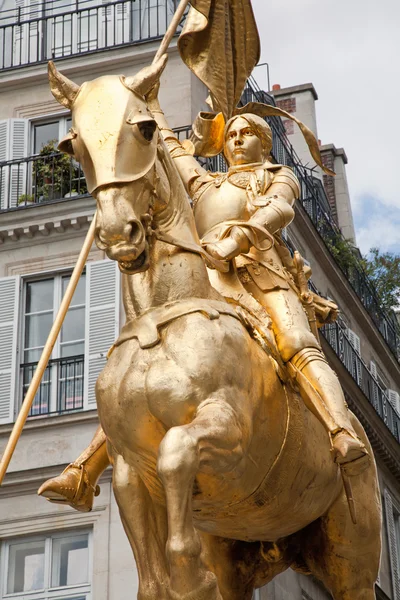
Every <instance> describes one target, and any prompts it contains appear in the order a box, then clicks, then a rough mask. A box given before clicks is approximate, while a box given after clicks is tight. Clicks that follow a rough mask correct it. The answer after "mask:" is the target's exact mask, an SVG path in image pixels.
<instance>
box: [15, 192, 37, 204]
mask: <svg viewBox="0 0 400 600" xmlns="http://www.w3.org/2000/svg"><path fill="white" fill-rule="evenodd" d="M28 202H35V196H33V195H32V194H21V195H20V196H19V198H18V204H26V203H28Z"/></svg>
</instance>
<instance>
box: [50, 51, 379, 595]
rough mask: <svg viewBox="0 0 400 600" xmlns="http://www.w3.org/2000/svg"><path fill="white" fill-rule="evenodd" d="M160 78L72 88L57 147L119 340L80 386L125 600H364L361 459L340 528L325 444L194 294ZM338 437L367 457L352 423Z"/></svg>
mask: <svg viewBox="0 0 400 600" xmlns="http://www.w3.org/2000/svg"><path fill="white" fill-rule="evenodd" d="M162 66H163V65H162V64H161V63H158V64H157V65H156V66H155V67H152V68H147V69H144V70H143V71H142V72H140V73H139V74H138V75H136V76H135V77H122V76H120V77H119V76H105V77H100V78H99V79H96V80H94V81H91V82H87V83H84V84H83V85H82V86H78V85H76V84H74V83H73V82H72V81H70V80H68V79H67V78H66V77H64V76H63V75H62V74H60V73H59V72H58V71H57V70H56V69H55V67H54V66H52V67H51V74H52V76H51V82H52V92H53V94H54V96H55V97H56V98H57V99H58V101H59V102H61V103H62V104H63V105H64V106H66V107H68V108H70V109H71V111H72V129H71V131H70V133H69V134H68V136H67V138H65V139H64V140H63V141H62V143H61V144H60V147H61V148H62V149H64V150H65V151H67V152H69V153H70V154H72V155H74V156H75V157H76V159H77V160H79V161H80V162H81V164H82V165H83V169H84V172H85V176H86V180H87V183H88V189H89V191H90V192H91V193H92V194H93V196H94V197H95V199H96V201H97V207H98V210H97V222H96V241H97V244H98V245H99V247H100V248H103V249H105V251H106V253H107V255H108V257H109V258H111V259H113V260H117V261H118V263H119V267H120V270H121V272H122V286H123V301H124V308H125V312H126V318H127V321H126V325H125V326H124V327H123V329H122V332H121V334H120V337H119V338H118V340H117V341H116V343H115V346H114V347H113V351H112V352H111V354H110V356H109V360H108V362H107V365H106V367H105V368H104V370H103V372H102V373H101V375H100V377H99V379H98V381H97V385H96V397H97V405H98V411H99V417H100V422H101V425H102V427H103V429H104V432H105V434H106V436H107V450H108V454H109V458H110V460H111V462H112V465H113V489H114V493H115V497H116V500H117V503H118V506H119V510H120V514H121V520H122V523H123V526H124V528H125V531H126V534H127V536H128V538H129V542H130V544H131V546H132V550H133V553H134V555H135V559H136V564H137V568H138V573H139V593H138V598H139V600H156V599H157V600H250V599H251V597H252V593H253V590H254V588H258V587H261V586H263V585H265V584H266V583H267V582H269V581H270V580H271V579H272V578H273V577H274V576H276V575H277V574H279V573H281V572H282V571H284V570H286V569H287V568H289V567H291V568H293V569H295V570H298V571H300V572H302V573H308V574H313V575H314V576H315V577H316V578H317V579H318V580H320V581H321V582H322V583H323V584H324V585H325V586H326V588H327V589H328V590H329V591H330V592H331V594H332V595H333V597H334V599H335V600H373V599H374V598H375V593H374V583H375V580H376V578H377V575H378V569H379V560H380V527H381V512H380V500H379V489H378V483H377V475H376V468H375V464H374V461H373V459H372V460H371V461H370V462H369V464H368V466H367V468H366V469H365V470H364V472H363V473H361V474H359V475H357V476H355V477H353V478H352V487H353V497H354V501H355V504H356V507H357V514H358V518H357V524H354V523H353V522H352V519H351V516H350V513H349V509H348V504H347V499H346V494H345V491H344V488H343V483H342V478H341V474H340V469H339V467H338V465H337V464H335V462H334V461H333V460H332V458H331V446H330V443H329V438H328V436H327V434H326V431H325V429H324V427H323V426H322V424H321V423H320V422H319V421H318V420H317V418H316V417H315V416H314V415H313V414H312V413H311V411H309V410H308V409H307V408H306V407H305V404H304V402H303V401H302V400H301V398H300V395H299V393H298V391H296V389H294V387H293V386H292V385H291V384H290V382H288V383H286V384H285V383H283V382H282V380H281V378H280V377H279V376H278V371H279V369H277V368H276V362H275V361H274V360H273V359H272V358H271V357H270V356H269V355H268V354H267V353H266V352H265V350H264V349H262V347H261V346H260V344H259V343H258V342H257V341H256V340H255V339H253V337H252V336H251V335H250V333H249V331H248V328H247V327H246V325H245V323H244V319H243V314H242V311H241V309H240V308H238V307H237V306H235V304H233V303H228V302H226V301H225V300H224V298H223V297H222V296H220V295H219V294H218V293H217V292H216V291H215V289H214V288H213V287H212V286H211V284H210V281H209V277H208V274H207V269H206V265H205V261H204V259H206V261H208V264H209V265H210V264H211V265H212V266H214V267H217V268H223V265H224V264H226V263H221V262H220V261H218V260H217V259H213V258H212V257H210V256H209V255H207V253H206V252H205V251H204V250H202V248H201V246H200V243H199V238H198V235H197V232H196V227H195V224H194V219H193V214H192V210H191V207H190V205H189V202H188V200H187V195H186V192H185V189H184V187H183V184H182V182H181V179H180V177H179V174H178V172H177V170H176V167H175V165H174V163H173V160H172V158H171V156H170V154H169V151H168V149H167V147H166V145H165V143H164V141H163V140H162V137H161V134H160V132H159V129H158V127H157V125H156V122H155V120H154V116H153V115H152V113H151V112H150V110H149V108H148V106H147V104H146V100H145V96H146V94H147V93H148V92H149V90H151V89H152V88H154V85H155V84H156V83H157V81H158V79H159V76H160V73H161V70H162ZM352 425H353V427H354V429H355V431H356V433H357V435H358V436H359V437H360V438H361V439H362V441H363V442H364V444H365V445H366V447H367V448H368V452H369V454H370V455H371V457H372V450H371V448H370V445H369V443H368V440H367V437H366V435H365V433H364V431H363V429H362V427H361V425H360V423H359V422H358V421H357V419H356V418H355V417H353V418H352Z"/></svg>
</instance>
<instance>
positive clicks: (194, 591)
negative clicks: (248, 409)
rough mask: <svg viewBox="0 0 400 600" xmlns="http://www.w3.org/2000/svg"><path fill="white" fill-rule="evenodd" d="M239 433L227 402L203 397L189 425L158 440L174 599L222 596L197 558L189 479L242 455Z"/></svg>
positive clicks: (224, 466) (225, 466) (197, 539)
mask: <svg viewBox="0 0 400 600" xmlns="http://www.w3.org/2000/svg"><path fill="white" fill-rule="evenodd" d="M241 439H242V433H241V430H240V428H239V427H238V425H237V420H236V418H235V415H234V413H233V410H232V409H231V407H230V406H229V405H228V404H227V403H225V402H221V401H218V402H217V401H216V402H211V401H207V402H204V403H203V408H201V406H200V407H199V409H198V411H197V415H196V417H195V419H194V420H193V421H192V422H191V423H190V424H189V425H184V426H181V427H173V428H172V429H170V430H169V431H168V433H167V434H166V436H165V437H164V439H163V441H162V444H161V446H160V450H159V458H158V466H157V467H158V473H159V476H160V478H161V480H162V482H163V485H164V489H165V494H166V500H167V512H168V542H167V547H166V549H167V560H168V563H169V571H170V593H171V596H172V598H173V599H174V600H175V599H176V600H178V599H179V600H192V599H193V600H194V599H195V600H221V598H222V597H221V594H220V592H219V589H218V584H217V580H216V577H215V575H214V574H213V573H211V571H209V570H207V569H206V568H205V566H204V564H203V563H202V561H201V558H200V553H201V542H200V537H199V534H198V533H197V531H196V530H195V528H194V526H193V520H192V494H193V484H194V480H195V477H196V474H197V473H198V471H199V470H207V468H211V469H212V471H214V472H215V471H218V470H219V471H220V472H221V471H228V470H231V469H232V468H233V467H234V466H235V464H236V463H237V462H238V461H239V460H240V458H241V456H242V454H241ZM226 600H228V599H226Z"/></svg>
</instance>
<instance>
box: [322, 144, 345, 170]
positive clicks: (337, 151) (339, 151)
mask: <svg viewBox="0 0 400 600" xmlns="http://www.w3.org/2000/svg"><path fill="white" fill-rule="evenodd" d="M319 150H320V152H321V154H323V153H324V152H332V153H333V155H334V156H340V157H341V158H342V159H343V162H344V164H345V165H347V163H348V160H347V154H346V152H345V151H344V148H336V146H335V144H323V145H322V146H320V148H319Z"/></svg>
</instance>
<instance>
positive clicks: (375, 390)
mask: <svg viewBox="0 0 400 600" xmlns="http://www.w3.org/2000/svg"><path fill="white" fill-rule="evenodd" d="M369 372H370V373H371V375H372V377H373V379H374V381H372V382H371V386H372V390H371V391H372V402H373V405H374V407H375V410H376V411H377V412H379V383H378V367H377V366H376V363H375V362H374V361H373V360H371V362H370V363H369Z"/></svg>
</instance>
